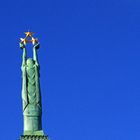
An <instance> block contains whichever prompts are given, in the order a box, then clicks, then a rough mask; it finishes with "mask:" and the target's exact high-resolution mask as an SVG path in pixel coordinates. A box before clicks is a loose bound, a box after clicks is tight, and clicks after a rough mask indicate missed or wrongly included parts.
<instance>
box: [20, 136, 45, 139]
mask: <svg viewBox="0 0 140 140" xmlns="http://www.w3.org/2000/svg"><path fill="white" fill-rule="evenodd" d="M20 140H48V137H47V136H39V135H22V136H21V137H20Z"/></svg>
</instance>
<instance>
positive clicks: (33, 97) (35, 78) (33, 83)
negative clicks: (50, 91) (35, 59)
mask: <svg viewBox="0 0 140 140" xmlns="http://www.w3.org/2000/svg"><path fill="white" fill-rule="evenodd" d="M22 79H23V85H22V87H23V89H22V100H23V114H24V115H25V116H32V117H33V116H41V98H40V84H39V66H38V64H36V63H35V64H34V66H33V67H31V68H30V67H28V66H27V65H26V64H23V65H22Z"/></svg>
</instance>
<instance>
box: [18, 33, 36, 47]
mask: <svg viewBox="0 0 140 140" xmlns="http://www.w3.org/2000/svg"><path fill="white" fill-rule="evenodd" d="M33 34H34V33H33V32H29V31H28V32H25V35H26V37H25V38H20V40H21V43H23V44H24V45H26V43H28V42H31V43H32V44H33V45H34V44H36V43H38V39H37V38H34V37H33ZM28 38H31V40H29V39H28Z"/></svg>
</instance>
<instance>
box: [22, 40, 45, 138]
mask: <svg viewBox="0 0 140 140" xmlns="http://www.w3.org/2000/svg"><path fill="white" fill-rule="evenodd" d="M20 48H22V50H23V56H22V67H21V70H22V103H23V116H24V133H23V136H21V138H20V140H47V137H46V136H44V132H43V130H42V120H41V119H42V105H41V93H40V80H39V75H40V74H39V63H38V57H37V49H38V48H39V43H38V42H36V43H35V44H33V58H27V52H26V44H24V43H23V42H21V43H20Z"/></svg>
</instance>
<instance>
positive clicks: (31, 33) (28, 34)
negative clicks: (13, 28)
mask: <svg viewBox="0 0 140 140" xmlns="http://www.w3.org/2000/svg"><path fill="white" fill-rule="evenodd" d="M25 34H26V37H32V35H33V34H34V33H33V32H29V31H28V32H25Z"/></svg>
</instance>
